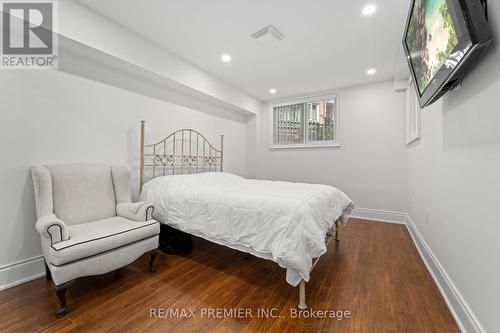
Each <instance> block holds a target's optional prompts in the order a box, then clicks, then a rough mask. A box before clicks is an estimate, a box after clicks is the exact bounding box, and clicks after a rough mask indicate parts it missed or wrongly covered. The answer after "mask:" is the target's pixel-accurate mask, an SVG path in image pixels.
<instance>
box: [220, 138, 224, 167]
mask: <svg viewBox="0 0 500 333" xmlns="http://www.w3.org/2000/svg"><path fill="white" fill-rule="evenodd" d="M223 164H224V134H221V136H220V172H222V165H223Z"/></svg>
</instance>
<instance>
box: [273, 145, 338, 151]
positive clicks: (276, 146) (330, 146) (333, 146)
mask: <svg viewBox="0 0 500 333" xmlns="http://www.w3.org/2000/svg"><path fill="white" fill-rule="evenodd" d="M310 148H340V144H338V143H318V144H314V143H309V144H307V143H306V144H298V145H270V146H269V149H270V150H274V149H310Z"/></svg>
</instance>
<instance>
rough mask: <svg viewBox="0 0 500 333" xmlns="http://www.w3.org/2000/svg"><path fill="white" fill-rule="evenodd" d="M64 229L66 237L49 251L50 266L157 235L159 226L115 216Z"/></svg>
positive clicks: (150, 222)
mask: <svg viewBox="0 0 500 333" xmlns="http://www.w3.org/2000/svg"><path fill="white" fill-rule="evenodd" d="M68 227H69V234H70V238H69V239H68V240H67V241H64V242H59V243H56V244H53V245H52V246H51V247H50V249H49V257H50V263H51V264H52V265H55V266H61V265H65V264H68V263H71V262H74V261H77V260H80V259H84V258H88V257H91V256H95V255H98V254H101V253H104V252H107V251H112V250H114V249H117V248H119V247H122V246H125V245H129V244H132V243H134V242H139V241H141V240H144V239H147V238H149V237H152V236H155V235H158V234H159V233H160V225H159V223H158V222H156V221H154V220H151V221H147V222H138V221H132V220H128V219H125V218H123V217H119V216H115V217H111V218H108V219H104V220H100V221H96V222H87V223H82V224H74V225H70V226H68Z"/></svg>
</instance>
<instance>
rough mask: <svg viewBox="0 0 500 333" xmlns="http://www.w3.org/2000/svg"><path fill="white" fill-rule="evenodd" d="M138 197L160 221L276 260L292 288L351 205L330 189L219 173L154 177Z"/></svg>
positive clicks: (337, 191)
mask: <svg viewBox="0 0 500 333" xmlns="http://www.w3.org/2000/svg"><path fill="white" fill-rule="evenodd" d="M141 200H142V201H149V202H151V203H153V205H154V208H155V213H154V215H155V217H156V218H157V219H159V220H160V221H161V222H162V223H166V224H168V225H170V226H172V227H174V228H176V229H179V230H182V231H185V232H187V233H190V234H193V235H196V236H199V237H202V238H205V239H207V240H210V241H212V242H215V243H218V244H222V245H225V246H228V247H231V248H234V249H238V250H241V251H245V252H248V253H251V254H253V255H255V256H258V257H261V258H265V259H270V260H273V261H275V262H277V263H278V264H279V265H280V266H281V267H284V268H286V269H287V274H286V280H287V281H288V283H290V284H291V285H293V286H296V285H297V284H298V283H299V282H300V280H301V279H304V280H306V281H309V271H310V269H311V265H312V258H316V257H319V256H320V255H322V254H323V253H325V252H326V247H325V236H326V232H327V231H328V229H330V228H331V227H332V225H333V223H334V222H335V220H337V219H338V218H339V217H340V216H341V215H342V214H343V213H349V212H350V210H351V209H352V207H353V205H352V201H351V200H350V199H349V198H348V197H347V196H346V195H345V194H344V193H343V192H342V191H340V190H338V189H336V188H335V187H331V186H326V185H312V184H299V183H288V182H278V181H263V180H250V179H245V178H242V177H239V176H235V175H232V174H228V173H223V172H217V173H215V172H212V173H200V174H193V175H176V176H165V177H159V178H155V179H153V180H151V181H149V182H148V183H146V184H145V185H144V187H143V192H142V194H141Z"/></svg>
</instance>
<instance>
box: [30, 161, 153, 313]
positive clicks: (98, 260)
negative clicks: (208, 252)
mask: <svg viewBox="0 0 500 333" xmlns="http://www.w3.org/2000/svg"><path fill="white" fill-rule="evenodd" d="M31 174H32V178H33V185H34V193H35V203H36V215H37V222H36V230H37V231H38V233H40V236H41V245H42V252H43V256H44V258H45V263H46V266H45V267H46V273H47V279H49V280H52V281H53V282H54V285H55V289H56V294H57V296H58V297H59V301H60V307H59V310H58V311H57V312H56V315H57V316H58V317H62V316H64V314H66V312H67V309H66V297H65V295H66V289H67V287H68V286H69V285H70V284H71V283H72V282H73V281H74V280H75V279H76V278H79V277H83V276H90V275H98V274H103V273H107V272H110V271H113V270H115V269H118V268H120V267H123V266H125V265H128V264H130V263H131V262H133V261H134V260H136V259H137V258H139V257H140V256H141V255H143V254H144V253H146V252H149V253H150V255H151V257H150V261H149V269H150V271H152V272H153V271H155V268H154V259H155V256H156V249H157V248H158V235H159V233H160V225H159V223H158V222H157V221H155V220H153V219H152V213H153V207H152V205H150V204H149V203H146V202H137V203H132V201H131V195H130V171H129V169H128V168H126V167H123V166H114V165H113V166H112V165H102V164H58V165H45V166H35V167H33V168H32V169H31Z"/></svg>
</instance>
